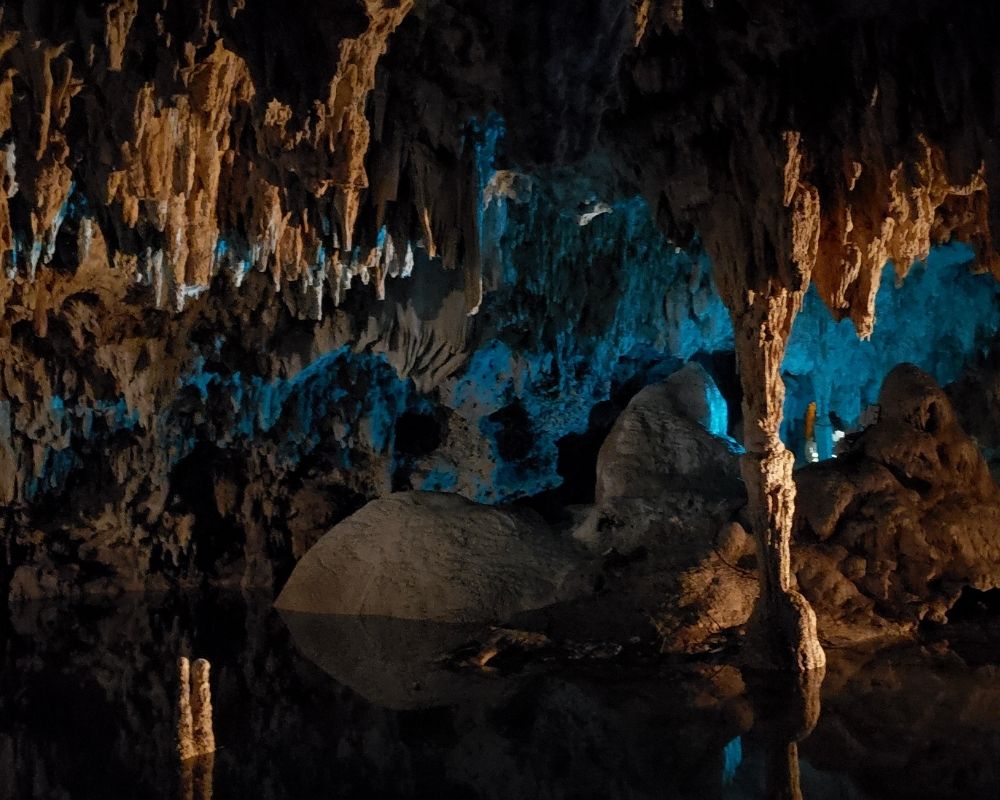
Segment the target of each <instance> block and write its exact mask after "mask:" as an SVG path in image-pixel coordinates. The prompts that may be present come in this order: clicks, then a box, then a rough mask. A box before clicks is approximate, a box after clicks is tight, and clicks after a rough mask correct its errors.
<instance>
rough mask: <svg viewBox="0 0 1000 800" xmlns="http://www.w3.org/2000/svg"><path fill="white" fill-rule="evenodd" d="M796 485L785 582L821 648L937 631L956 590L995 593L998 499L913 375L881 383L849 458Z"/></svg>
mask: <svg viewBox="0 0 1000 800" xmlns="http://www.w3.org/2000/svg"><path fill="white" fill-rule="evenodd" d="M796 480H797V483H798V486H799V492H800V496H801V498H802V501H801V504H800V508H799V512H798V516H797V529H798V535H797V539H798V542H799V545H798V547H797V549H796V554H795V555H796V558H795V571H796V574H797V576H798V581H799V584H800V586H801V587H802V591H803V592H804V594H805V595H806V597H808V598H809V599H810V600H811V601H812V602H813V605H814V606H815V608H816V609H817V612H818V613H819V615H820V621H821V625H822V630H823V631H824V636H826V637H828V638H829V639H831V640H839V641H842V642H843V641H852V640H856V639H858V638H864V637H865V636H867V635H883V636H884V635H893V634H896V635H898V634H900V633H904V632H910V631H912V630H913V629H914V628H915V626H916V625H917V624H918V623H920V622H921V621H923V620H928V621H936V622H944V621H945V617H946V614H947V611H948V609H949V608H950V607H951V605H952V604H953V603H954V602H955V601H956V599H957V598H958V596H959V594H960V592H961V591H962V589H963V588H964V587H973V588H976V589H979V590H986V589H992V588H997V587H1000V541H998V539H997V535H996V534H997V531H1000V488H998V487H997V485H996V483H995V482H994V481H993V479H992V477H991V475H990V472H989V469H988V468H987V465H986V463H985V461H984V460H983V457H982V455H981V454H980V452H979V449H978V448H977V446H976V443H975V441H974V440H972V439H971V438H970V437H969V436H968V435H967V434H966V433H965V432H964V431H963V430H962V428H961V426H960V424H959V422H958V419H957V417H956V414H955V411H954V409H953V407H952V404H951V402H950V401H949V400H948V398H947V396H946V395H945V393H944V392H943V391H942V390H941V389H940V388H938V386H937V385H936V384H935V383H934V381H933V380H932V379H931V378H930V377H929V376H927V375H926V374H924V373H922V372H921V371H920V370H919V369H917V368H916V367H913V366H912V365H906V364H904V365H901V366H899V367H897V368H896V369H894V370H893V371H892V372H891V373H890V374H889V375H888V376H887V377H886V380H885V382H884V384H883V387H882V391H881V393H880V396H879V419H878V422H877V423H876V424H874V425H872V426H870V427H869V428H867V429H866V430H865V431H864V432H863V433H861V434H860V435H859V436H858V437H857V439H856V440H855V441H853V442H852V443H851V444H850V446H849V448H848V449H847V452H845V453H844V454H842V455H841V456H840V457H839V458H837V459H835V460H831V461H827V462H823V463H820V464H816V465H813V466H809V467H806V468H804V469H803V470H801V471H800V472H799V473H798V474H797V476H796Z"/></svg>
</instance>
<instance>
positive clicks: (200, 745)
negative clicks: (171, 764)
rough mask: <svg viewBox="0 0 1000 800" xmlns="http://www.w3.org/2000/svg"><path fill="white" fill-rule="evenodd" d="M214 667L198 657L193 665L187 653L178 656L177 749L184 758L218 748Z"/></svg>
mask: <svg viewBox="0 0 1000 800" xmlns="http://www.w3.org/2000/svg"><path fill="white" fill-rule="evenodd" d="M210 669H211V665H210V664H209V663H208V661H206V660H205V659H203V658H199V659H198V660H197V661H195V662H194V666H193V668H192V665H191V662H190V661H189V660H188V659H187V658H185V657H184V656H181V657H180V658H179V659H178V660H177V672H178V678H179V681H180V686H179V690H178V695H177V752H178V754H179V756H180V759H181V761H188V760H190V759H192V758H198V757H200V756H205V755H208V754H210V753H214V752H215V732H214V729H213V727H212V688H211V685H210V683H209V671H210Z"/></svg>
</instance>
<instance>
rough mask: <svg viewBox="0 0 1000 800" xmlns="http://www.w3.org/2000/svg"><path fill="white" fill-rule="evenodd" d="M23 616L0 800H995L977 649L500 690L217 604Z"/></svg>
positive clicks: (265, 613) (604, 666)
mask: <svg viewBox="0 0 1000 800" xmlns="http://www.w3.org/2000/svg"><path fill="white" fill-rule="evenodd" d="M5 624H6V627H5V629H4V630H3V632H2V633H0V640H2V642H3V659H4V665H3V671H2V673H0V798H17V799H18V800H20V799H21V798H53V799H55V798H59V799H60V800H63V799H64V798H66V799H70V800H84V799H85V798H101V799H102V800H115V799H117V798H130V799H131V798H136V799H142V798H151V799H155V798H185V799H186V798H192V800H206V798H208V797H212V798H215V799H216V800H222V799H223V798H240V799H241V800H246V798H265V799H266V800H278V799H279V798H280V799H281V800H285V798H289V799H292V798H294V799H295V800H306V799H307V798H334V797H336V798H382V797H385V798H389V797H404V798H440V799H441V800H447V799H448V798H504V800H511V798H595V799H596V798H600V799H601V800H605V799H606V798H693V799H697V800H711V799H712V798H719V799H720V800H730V799H735V798H771V797H790V798H794V797H799V796H801V797H805V798H808V799H809V800H827V799H829V798H924V797H926V798H951V797H955V798H995V797H1000V790H998V786H1000V674H998V668H997V666H995V664H994V663H992V661H993V660H992V659H991V658H989V657H988V656H985V655H984V653H985V650H984V649H983V648H978V647H976V646H975V645H974V643H973V645H972V646H970V647H966V648H965V650H961V649H960V650H959V651H958V652H959V653H962V655H959V654H958V653H956V652H954V651H953V650H952V649H950V648H946V647H944V646H943V645H941V644H938V645H933V646H926V647H923V648H918V647H909V648H906V649H896V650H893V651H890V652H886V651H883V652H881V653H877V654H871V653H869V654H861V653H849V652H844V651H833V652H831V653H830V665H829V668H828V670H827V673H826V676H825V679H824V680H823V682H822V685H821V686H819V685H815V686H812V685H807V686H798V687H790V686H787V685H775V684H766V683H761V682H760V681H758V680H755V679H753V677H752V676H749V675H742V674H741V673H740V672H739V670H737V669H735V668H733V667H730V666H725V665H723V664H711V663H706V662H672V663H664V662H662V661H659V660H654V659H646V660H642V659H638V660H636V659H632V660H631V661H630V660H628V659H625V660H622V659H616V660H612V661H595V660H588V659H587V658H582V659H580V660H578V661H577V662H575V663H567V661H566V660H565V659H554V660H552V661H550V662H545V661H542V662H537V661H536V662H530V663H523V664H520V665H517V664H515V665H514V667H511V668H508V669H507V671H506V673H504V674H501V673H497V674H483V673H482V671H479V670H472V669H456V667H455V665H454V664H447V665H446V664H442V663H440V662H439V661H437V657H438V655H439V654H440V653H441V652H443V650H442V648H453V647H454V646H455V643H456V642H457V643H461V642H462V641H468V640H469V638H470V637H471V636H474V635H475V633H474V632H470V631H468V630H465V629H455V628H450V629H449V628H447V627H445V626H426V625H420V624H415V625H414V624H406V623H399V622H392V621H379V620H343V619H341V620H329V619H327V620H324V619H317V618H309V617H291V618H287V619H284V618H282V616H280V615H279V614H277V613H276V612H273V611H272V610H270V608H269V605H268V603H267V602H266V601H264V600H260V601H256V600H254V601H247V600H245V599H240V598H236V597H230V596H218V595H215V596H211V597H207V596H206V597H198V598H187V599H185V600H180V601H178V600H173V601H170V602H166V601H150V600H129V601H125V602H121V601H119V602H116V603H114V604H105V605H92V604H91V605H59V604H40V605H32V606H28V607H25V608H21V609H17V610H15V611H14V612H12V615H11V618H10V620H9V621H8V622H7V623H5ZM179 655H189V656H195V657H203V658H207V659H209V660H210V661H211V663H212V680H211V682H212V691H213V702H214V707H215V712H214V719H215V735H216V741H217V744H218V752H217V753H216V755H215V757H214V762H213V763H211V764H209V765H208V770H207V775H203V776H201V779H200V780H198V781H195V785H194V786H193V787H192V785H191V783H190V776H188V777H187V778H186V779H185V778H184V776H183V773H182V771H181V770H180V769H179V767H178V764H177V757H176V749H175V748H176V745H175V725H176V722H175V717H176V715H175V702H176V693H177V668H176V659H177V657H178V656H179ZM817 712H818V717H817ZM803 736H804V738H801V737H803ZM800 738H801V741H798V743H797V744H796V743H795V740H797V739H800Z"/></svg>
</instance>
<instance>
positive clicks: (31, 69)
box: [0, 0, 482, 318]
mask: <svg viewBox="0 0 1000 800" xmlns="http://www.w3.org/2000/svg"><path fill="white" fill-rule="evenodd" d="M412 6H413V0H402V1H401V2H381V0H369V1H368V2H366V4H365V8H366V11H367V15H368V25H367V28H366V29H365V30H364V32H363V33H362V34H361V35H360V36H357V37H355V38H352V39H345V40H344V41H343V42H342V43H341V45H340V56H339V63H338V64H337V65H336V69H335V72H334V73H333V76H332V78H331V81H330V84H329V92H328V94H327V95H326V97H323V98H320V99H317V100H316V101H314V103H313V108H312V110H311V112H310V113H309V114H308V115H307V116H306V118H305V119H304V120H299V119H296V117H295V114H294V113H293V111H292V109H291V108H290V107H289V106H288V105H286V104H284V103H282V102H281V101H279V100H278V99H275V98H272V99H267V98H265V97H262V96H261V91H262V90H261V89H260V88H259V87H256V86H255V85H254V81H253V79H252V76H251V74H250V70H249V67H248V65H247V64H246V62H245V61H244V60H243V59H242V58H241V57H240V55H239V54H238V53H235V52H233V51H232V50H229V49H227V47H226V45H225V44H224V42H223V40H222V38H220V37H218V29H217V26H215V25H214V23H212V20H211V16H210V12H211V9H210V7H209V10H208V11H206V14H205V20H204V21H203V23H204V24H203V30H202V31H201V34H200V35H201V36H202V38H203V41H200V42H194V43H190V44H189V45H188V46H185V53H186V55H185V62H186V63H185V62H182V63H180V64H178V66H177V69H176V74H175V76H174V77H175V79H176V83H177V84H178V85H179V86H180V87H182V88H181V89H180V90H179V91H176V92H174V93H172V94H171V95H170V96H163V95H162V94H161V92H160V91H159V90H158V89H157V87H156V86H155V85H154V84H152V83H147V84H144V85H142V86H141V87H139V88H138V91H137V92H136V93H135V97H134V100H131V101H129V100H128V99H126V102H132V103H133V106H132V120H131V123H132V124H131V128H132V135H131V137H130V139H129V140H128V141H110V142H107V141H102V150H103V152H107V150H108V149H111V150H112V151H113V155H114V159H113V164H114V166H113V168H112V169H110V170H109V171H108V172H107V173H106V179H105V178H103V177H102V178H101V181H100V183H99V188H98V190H95V188H94V181H93V180H88V181H85V182H77V181H75V180H74V173H73V169H75V168H78V169H88V166H87V165H86V164H83V165H82V166H73V165H79V164H80V161H81V153H73V152H72V148H73V147H76V146H77V145H78V144H79V146H80V147H86V146H87V142H86V141H84V142H79V143H78V141H77V139H78V138H80V137H78V136H77V137H76V138H74V140H73V141H72V142H71V141H70V140H69V135H68V134H67V132H66V128H67V123H68V122H69V121H70V118H71V115H72V114H73V113H77V114H79V115H81V117H84V114H85V111H84V109H81V108H77V107H76V105H79V104H74V103H73V102H72V100H73V98H74V96H76V95H78V94H79V93H80V92H81V91H82V90H83V89H84V88H85V85H86V69H85V68H84V69H81V68H78V66H77V65H75V64H74V63H73V61H72V59H71V58H69V57H68V56H67V54H66V50H67V48H66V46H64V45H60V46H51V45H49V44H48V43H46V42H44V41H28V40H27V39H26V37H25V35H23V34H21V33H19V32H17V31H7V32H0V141H2V142H5V143H6V144H5V145H3V147H2V149H0V259H2V262H3V265H4V267H5V270H6V273H7V276H8V278H9V279H10V280H15V279H22V280H23V279H27V280H29V281H33V280H34V278H35V274H36V271H37V269H38V267H39V266H40V265H44V264H47V263H49V262H50V261H51V260H52V258H53V256H54V254H55V250H56V238H57V236H58V234H59V231H60V227H61V226H62V224H63V222H64V220H65V218H66V215H67V213H71V212H72V211H77V212H79V213H81V214H82V215H83V216H84V218H83V220H82V221H81V223H80V225H79V226H78V233H77V238H78V250H79V258H80V261H81V262H82V261H83V260H85V259H86V258H87V257H88V256H89V255H90V254H91V246H92V244H93V242H94V239H95V236H96V235H98V234H100V233H101V231H102V230H103V231H104V233H105V236H104V237H103V238H104V240H105V244H106V245H107V249H108V256H107V258H108V261H109V262H110V266H113V267H114V268H115V269H117V270H120V271H122V272H123V273H124V274H127V275H132V276H133V277H134V280H135V281H136V283H138V284H140V285H142V286H145V287H147V289H148V290H149V292H150V293H151V296H152V298H153V303H154V304H155V306H156V307H158V308H168V309H175V310H176V309H180V308H182V307H183V305H184V304H185V302H186V300H187V298H190V297H192V296H196V295H198V294H200V293H201V292H203V291H204V290H205V289H207V288H208V286H209V284H210V282H211V280H212V278H213V277H214V275H216V274H217V273H218V272H220V271H226V272H228V273H229V274H230V275H231V276H232V278H233V279H234V281H235V283H236V284H237V285H239V284H240V283H241V282H242V278H243V276H244V275H245V273H246V272H247V271H249V270H250V269H256V270H259V271H262V272H268V273H269V274H270V275H271V276H272V277H273V280H274V283H275V286H276V287H278V288H282V287H283V286H286V285H296V287H297V288H298V290H299V292H300V293H301V294H302V295H303V297H304V300H303V301H301V302H299V303H298V307H299V308H300V309H301V312H300V313H301V314H302V315H303V316H306V317H312V318H318V316H319V315H320V314H321V310H322V300H323V297H324V295H325V294H326V293H329V294H330V295H332V297H333V300H334V302H335V303H339V302H340V300H341V299H342V295H343V292H344V291H345V290H346V289H347V288H348V287H349V286H350V285H351V281H352V279H353V278H354V277H355V276H358V277H359V278H360V280H361V281H362V282H363V283H365V284H367V283H369V282H374V284H375V286H376V287H377V291H378V294H379V296H380V297H382V296H384V291H385V280H386V278H387V277H389V276H399V275H407V274H408V273H409V272H410V270H411V269H412V267H413V260H414V257H413V245H412V244H411V242H416V243H418V244H419V245H420V246H423V247H424V248H426V250H427V252H428V254H429V255H430V256H431V257H435V256H440V257H441V258H442V259H443V260H445V261H446V264H445V265H446V266H448V267H454V266H457V265H458V263H460V262H461V263H462V264H463V266H464V267H465V269H466V271H467V272H468V273H470V274H469V275H468V276H467V287H468V288H467V293H468V308H469V311H470V312H474V311H475V309H476V308H478V305H479V301H480V299H481V291H482V289H481V279H480V269H479V265H478V261H479V259H478V252H479V246H478V241H477V234H478V232H477V230H476V219H477V209H476V199H474V198H472V197H469V196H467V193H464V192H463V193H462V194H463V197H461V198H459V200H458V201H457V204H453V205H455V207H454V208H451V207H449V208H444V209H439V208H436V206H439V205H440V202H439V200H438V195H440V194H441V192H438V191H437V189H438V188H439V187H437V186H436V185H434V184H433V181H434V179H435V173H436V172H437V170H434V169H433V168H431V167H430V166H429V165H426V164H421V163H420V159H418V158H414V157H413V155H412V154H409V153H408V154H405V155H406V156H408V164H407V166H406V168H405V169H406V178H407V180H408V181H409V183H410V185H411V186H413V187H415V188H414V190H413V192H412V194H413V195H414V196H413V197H412V198H398V197H397V195H398V192H397V189H398V184H399V180H400V172H401V170H402V169H404V168H403V167H402V166H401V165H400V164H399V163H397V162H398V161H399V160H400V159H402V158H403V157H404V154H402V153H396V155H397V156H398V158H397V159H396V160H395V161H393V159H392V158H386V157H380V158H379V159H377V160H376V167H375V169H376V174H374V175H372V176H369V175H368V174H367V171H366V168H365V158H366V155H367V154H368V150H369V144H370V140H371V135H372V134H371V131H370V127H369V121H368V118H367V116H366V101H367V99H368V96H369V94H370V92H371V90H372V89H373V87H374V85H375V79H376V75H375V73H376V66H377V63H378V61H379V58H380V57H381V56H382V55H383V54H384V53H385V51H386V48H387V46H388V40H389V37H390V35H391V34H392V32H393V31H394V30H395V29H396V28H397V27H398V26H399V24H400V23H401V22H402V21H403V19H404V18H405V17H406V15H407V13H408V12H409V11H410V9H411V8H412ZM241 8H242V3H240V2H230V3H229V4H228V6H227V8H226V9H225V11H227V12H228V13H230V14H232V15H236V14H238V13H239V11H240V10H241ZM137 13H138V2H137V0H118V2H114V3H111V4H110V5H108V6H107V7H106V9H105V19H104V25H105V35H104V46H105V48H106V52H105V53H104V54H103V56H102V58H103V61H102V62H101V63H102V65H103V67H104V68H105V69H106V70H107V71H109V72H116V71H121V70H122V69H123V64H124V62H125V60H126V56H127V52H126V45H127V42H128V37H129V32H130V30H131V29H132V27H133V23H134V21H135V18H136V14H137ZM0 25H2V16H0ZM160 35H161V36H165V37H169V35H170V34H169V33H166V32H165V30H163V26H162V25H161V26H160ZM213 38H215V44H214V47H212V46H211V42H212V39H213ZM94 49H95V48H94V46H91V47H90V48H89V53H90V54H89V56H88V60H89V61H91V62H93V60H94V59H95V55H94ZM199 52H201V53H207V55H203V56H202V57H200V58H198V57H196V56H197V53H199ZM91 66H92V64H91ZM15 81H17V82H18V87H19V88H20V86H21V85H24V86H26V87H27V89H28V91H26V92H23V93H19V92H15ZM19 94H20V97H19V98H18V99H15V98H16V97H17V96H18V95H19ZM112 101H113V99H112ZM15 103H27V104H31V106H32V108H31V109H29V110H28V113H22V114H19V115H14V114H12V109H13V108H14V104H15ZM91 110H92V109H91ZM15 119H20V120H23V119H33V120H34V122H33V123H32V128H33V130H31V131H26V130H20V129H15V127H16V126H15V123H14V120H15ZM82 121H83V122H84V125H85V126H86V127H87V128H88V129H89V133H88V134H87V137H84V138H85V139H90V140H100V139H101V137H102V136H105V137H107V133H106V132H105V131H103V130H99V128H101V126H102V125H103V124H104V122H105V121H104V120H102V119H92V118H89V117H85V118H84V119H83V120H82ZM21 127H23V125H22V126H21ZM95 128H97V129H98V130H94V129H95ZM75 130H79V125H77V126H76V128H75ZM29 142H30V147H29V148H28V152H27V153H25V148H26V147H27V146H28V143H29ZM248 143H249V144H248ZM389 155H390V156H391V155H392V153H390V154H389ZM470 170H471V171H472V172H474V167H470ZM88 177H92V176H88ZM370 177H371V179H370ZM471 183H472V185H473V188H475V177H474V176H473V177H472V179H471ZM82 184H85V185H82ZM370 184H371V192H370V194H371V196H372V199H373V204H374V205H375V208H376V213H375V214H374V215H371V216H374V217H375V224H374V225H371V224H370V220H368V219H367V218H366V228H365V230H364V231H363V235H356V229H357V227H358V218H359V211H360V208H361V204H362V197H363V196H364V195H365V193H366V192H367V191H368V190H369V185H370ZM289 186H292V187H295V189H294V191H290V190H289V189H288V188H287V187H289ZM19 191H20V192H21V194H22V198H21V199H22V201H23V202H24V203H25V204H26V205H27V206H28V208H30V217H31V230H30V232H26V231H20V230H15V229H14V228H15V226H14V225H13V224H12V221H11V209H10V204H9V202H8V201H9V200H10V199H11V198H13V197H14V196H15V195H16V194H17V193H18V192H19ZM88 194H90V195H94V194H96V195H98V196H88ZM404 199H405V200H406V202H407V203H409V204H411V205H412V206H413V208H412V209H409V208H408V209H407V213H393V210H392V209H390V211H389V212H387V210H386V207H387V205H389V206H391V205H392V204H393V203H395V202H396V201H397V200H399V201H400V203H399V205H403V203H402V201H403V200H404ZM78 201H79V202H78ZM459 206H461V207H459ZM81 208H84V210H83V211H82V212H81V211H79V209H81ZM86 209H99V212H98V213H99V214H100V215H101V217H100V224H97V222H98V219H97V218H94V217H87V216H86V215H87V214H88V211H87V210H86ZM435 212H437V213H438V214H439V215H440V216H441V217H442V218H441V219H435ZM369 227H370V228H372V230H368V228H369ZM449 229H451V230H456V231H458V235H459V239H460V240H461V241H459V242H458V243H457V244H456V243H455V242H452V241H450V240H449V238H450V237H448V236H446V235H445V234H444V233H442V232H443V231H447V230H449ZM108 233H111V234H113V235H107V234H108ZM29 234H30V236H29ZM442 240H443V241H442Z"/></svg>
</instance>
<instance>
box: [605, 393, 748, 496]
mask: <svg viewBox="0 0 1000 800" xmlns="http://www.w3.org/2000/svg"><path fill="white" fill-rule="evenodd" d="M705 377H706V378H707V375H706V376H705ZM685 385H686V382H681V381H680V380H677V381H675V382H674V383H673V384H671V383H658V384H654V385H652V386H647V387H646V388H645V389H643V390H642V391H641V392H639V393H638V394H637V395H636V396H635V397H633V398H632V400H631V402H630V403H629V404H628V406H627V407H626V409H625V411H623V412H622V414H621V416H620V417H619V418H618V420H617V421H616V422H615V424H614V427H613V428H612V429H611V432H610V433H609V434H608V438H607V439H605V441H604V444H603V445H602V446H601V450H600V453H599V454H598V456H597V484H596V487H595V496H596V500H597V502H598V504H600V503H603V502H605V501H606V500H610V499H613V498H616V497H634V498H646V499H651V500H653V499H656V498H657V497H659V495H661V494H662V493H663V492H664V491H676V490H691V491H695V492H698V493H703V494H739V493H741V492H742V486H741V479H740V474H739V458H738V455H737V453H736V452H735V450H734V445H733V443H732V442H731V441H730V440H727V439H724V438H722V437H720V436H714V435H713V434H712V433H710V432H709V431H708V430H707V429H706V428H705V427H704V426H703V425H702V424H701V422H700V421H699V418H700V417H701V416H703V412H705V409H704V408H701V407H700V406H698V405H697V404H692V403H691V402H690V399H691V398H690V395H691V394H693V393H694V392H693V390H692V391H690V392H689V391H687V389H691V386H690V385H687V386H686V389H685V391H684V392H680V388H681V387H682V386H685ZM685 398H686V399H685ZM705 413H707V412H705ZM688 414H690V415H691V416H687V415H688ZM692 417H693V418H692Z"/></svg>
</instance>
